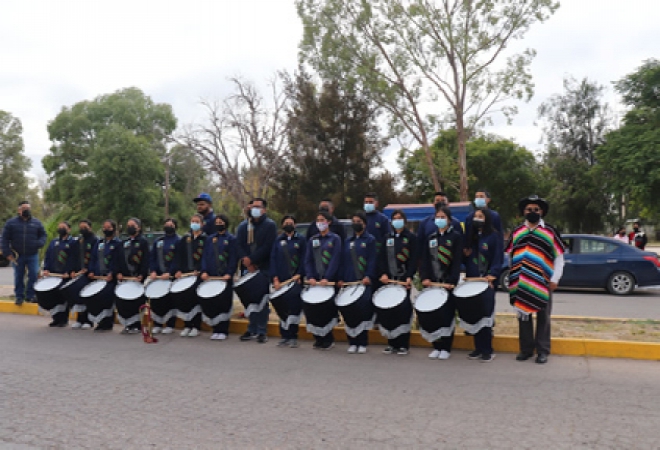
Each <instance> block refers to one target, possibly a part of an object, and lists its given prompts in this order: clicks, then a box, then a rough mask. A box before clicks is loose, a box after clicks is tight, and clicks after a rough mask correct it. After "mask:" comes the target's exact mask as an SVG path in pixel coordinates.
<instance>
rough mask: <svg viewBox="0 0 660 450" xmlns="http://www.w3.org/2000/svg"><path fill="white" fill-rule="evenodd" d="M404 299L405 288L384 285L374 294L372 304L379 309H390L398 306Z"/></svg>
mask: <svg viewBox="0 0 660 450" xmlns="http://www.w3.org/2000/svg"><path fill="white" fill-rule="evenodd" d="M405 299H406V288H404V287H403V286H384V287H382V288H380V289H378V290H377V291H376V293H375V294H374V300H373V301H374V305H375V306H376V307H377V308H380V309H390V308H394V307H395V306H399V305H400V304H401V302H402V301H404V300H405Z"/></svg>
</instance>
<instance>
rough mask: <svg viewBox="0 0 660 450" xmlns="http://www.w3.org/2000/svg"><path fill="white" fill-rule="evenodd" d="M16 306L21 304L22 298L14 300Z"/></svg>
mask: <svg viewBox="0 0 660 450" xmlns="http://www.w3.org/2000/svg"><path fill="white" fill-rule="evenodd" d="M14 304H15V305H16V306H21V305H22V304H23V299H22V298H17V299H16V301H15V302H14Z"/></svg>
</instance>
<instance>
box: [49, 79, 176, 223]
mask: <svg viewBox="0 0 660 450" xmlns="http://www.w3.org/2000/svg"><path fill="white" fill-rule="evenodd" d="M175 128H176V118H175V116H174V114H173V113H172V108H171V106H170V105H167V104H158V103H154V102H153V100H151V98H149V97H148V96H146V95H145V94H144V93H143V92H142V91H140V90H139V89H137V88H127V89H122V90H119V91H117V92H115V93H112V94H108V95H102V96H99V97H97V98H95V99H94V100H91V101H82V102H79V103H76V104H75V105H73V106H72V107H64V108H62V111H61V112H60V113H59V114H58V115H57V116H56V117H55V119H53V120H52V121H51V122H50V123H49V124H48V133H49V136H50V139H51V141H52V142H53V145H52V146H51V148H50V153H49V154H48V155H46V156H45V157H44V158H43V161H42V164H43V166H44V169H45V170H46V173H47V174H48V176H49V188H48V190H47V191H46V198H47V199H48V200H50V201H54V202H58V203H60V204H64V205H67V206H68V207H69V208H71V211H72V213H71V214H72V218H73V219H76V218H80V217H83V216H89V217H90V218H91V219H93V220H95V221H100V220H103V219H105V218H107V217H111V218H115V219H117V220H121V221H123V220H125V219H126V218H128V217H130V216H133V215H138V216H140V217H141V218H143V219H146V221H147V224H149V223H151V224H152V225H153V224H154V222H160V220H159V217H161V215H162V213H161V211H160V208H159V207H158V204H159V202H160V201H161V198H162V192H161V191H162V188H161V186H162V179H163V166H162V162H161V160H162V158H163V155H164V154H165V143H166V142H167V140H168V139H169V135H170V134H171V133H172V131H173V130H174V129H175Z"/></svg>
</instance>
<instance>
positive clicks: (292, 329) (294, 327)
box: [280, 323, 299, 339]
mask: <svg viewBox="0 0 660 450" xmlns="http://www.w3.org/2000/svg"><path fill="white" fill-rule="evenodd" d="M298 328H299V327H298V324H297V323H295V324H291V325H289V329H288V330H285V329H284V328H282V325H280V336H282V339H298Z"/></svg>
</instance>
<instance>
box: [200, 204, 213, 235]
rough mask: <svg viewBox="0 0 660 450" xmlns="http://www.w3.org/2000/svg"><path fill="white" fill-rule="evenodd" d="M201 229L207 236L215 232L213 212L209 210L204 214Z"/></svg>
mask: <svg viewBox="0 0 660 450" xmlns="http://www.w3.org/2000/svg"><path fill="white" fill-rule="evenodd" d="M202 231H203V232H204V233H206V235H207V236H211V235H212V234H213V233H215V212H213V210H212V209H211V210H209V212H207V213H206V215H205V216H204V223H203V224H202Z"/></svg>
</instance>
